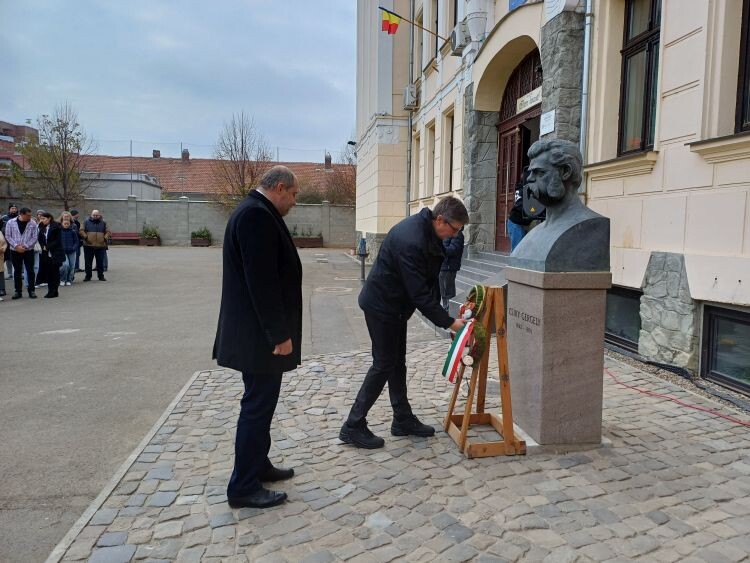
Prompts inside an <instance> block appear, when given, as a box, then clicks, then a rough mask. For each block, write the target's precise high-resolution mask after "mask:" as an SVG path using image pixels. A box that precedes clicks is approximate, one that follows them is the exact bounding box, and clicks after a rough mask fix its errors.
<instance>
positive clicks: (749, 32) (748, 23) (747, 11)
mask: <svg viewBox="0 0 750 563" xmlns="http://www.w3.org/2000/svg"><path fill="white" fill-rule="evenodd" d="M741 26H742V31H741V35H740V62H739V73H738V74H739V76H738V79H737V108H736V112H735V126H734V131H735V133H744V132H747V131H750V0H743V5H742V23H741ZM745 108H748V109H747V115H743V112H744V111H745Z"/></svg>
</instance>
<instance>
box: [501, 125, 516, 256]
mask: <svg viewBox="0 0 750 563" xmlns="http://www.w3.org/2000/svg"><path fill="white" fill-rule="evenodd" d="M498 137H499V138H498V145H497V146H498V159H497V217H496V220H495V250H496V251H498V252H505V253H508V252H510V237H509V236H508V226H507V222H508V215H509V214H510V210H511V208H512V207H513V197H514V195H515V188H516V181H517V180H518V178H519V176H520V174H521V156H522V155H521V150H522V145H521V132H520V127H518V126H516V127H513V128H512V129H509V130H505V131H503V130H500V131H499V133H498Z"/></svg>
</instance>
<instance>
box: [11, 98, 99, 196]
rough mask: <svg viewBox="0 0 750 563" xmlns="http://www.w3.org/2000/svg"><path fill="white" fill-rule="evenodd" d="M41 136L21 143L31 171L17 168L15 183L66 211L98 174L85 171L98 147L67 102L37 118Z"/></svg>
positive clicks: (27, 193) (20, 149)
mask: <svg viewBox="0 0 750 563" xmlns="http://www.w3.org/2000/svg"><path fill="white" fill-rule="evenodd" d="M37 128H38V129H39V138H38V139H30V140H27V141H25V142H23V143H21V144H19V146H18V151H19V152H20V153H21V154H22V155H23V157H24V158H25V160H26V166H27V168H28V170H22V169H20V168H17V169H16V170H15V172H14V179H15V180H16V183H17V184H18V185H19V186H20V187H21V188H22V189H23V191H24V194H25V195H27V196H29V197H33V198H44V199H50V200H53V201H57V202H60V203H61V204H62V205H63V207H64V208H65V210H68V209H70V205H71V204H73V203H76V202H79V201H80V200H81V198H82V197H83V195H84V194H85V193H86V191H87V190H88V189H89V188H91V186H92V185H93V183H94V182H95V180H96V178H97V176H96V175H94V174H89V173H86V171H85V162H86V158H87V157H88V156H90V155H92V154H93V153H94V151H95V149H96V145H95V143H94V142H93V140H92V139H91V138H90V137H89V136H88V135H87V134H86V132H85V131H84V129H83V128H82V127H81V125H80V124H79V123H78V114H77V113H76V111H75V110H74V109H73V107H72V106H71V105H70V103H68V102H65V103H63V104H62V105H60V106H58V107H56V108H55V110H54V112H53V113H52V115H51V116H50V115H42V116H40V117H39V118H38V119H37Z"/></svg>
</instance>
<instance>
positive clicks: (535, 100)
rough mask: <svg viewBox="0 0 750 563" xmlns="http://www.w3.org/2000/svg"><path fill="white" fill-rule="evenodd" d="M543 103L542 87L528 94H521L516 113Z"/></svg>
mask: <svg viewBox="0 0 750 563" xmlns="http://www.w3.org/2000/svg"><path fill="white" fill-rule="evenodd" d="M541 103H542V87H541V86H540V87H539V88H537V89H536V90H532V91H531V92H529V93H528V94H526V95H524V96H521V97H520V98H518V99H517V100H516V113H521V112H522V111H526V110H527V109H529V108H530V107H531V106H535V105H537V104H541Z"/></svg>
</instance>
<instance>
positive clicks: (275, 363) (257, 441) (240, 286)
mask: <svg viewBox="0 0 750 563" xmlns="http://www.w3.org/2000/svg"><path fill="white" fill-rule="evenodd" d="M298 192H299V183H298V182H297V178H296V177H295V175H294V174H293V173H292V171H291V170H289V169H288V168H287V167H285V166H274V167H273V168H271V169H270V170H269V171H268V172H266V174H265V175H264V176H263V178H261V180H260V186H259V187H258V188H257V189H255V190H253V191H251V192H250V194H249V195H248V196H247V197H246V198H245V199H244V200H243V201H242V203H240V204H239V206H238V207H237V209H235V211H234V213H232V216H231V217H230V219H229V223H228V224H227V228H226V232H225V235H224V250H223V252H224V276H223V281H222V292H221V310H220V312H219V325H218V329H217V331H216V340H215V342H214V352H213V357H214V358H215V359H216V361H217V363H218V364H219V365H220V366H223V367H227V368H231V369H235V370H237V371H240V372H242V380H243V382H244V384H245V393H244V395H243V396H242V401H241V402H240V406H241V408H240V417H239V420H238V422H237V437H236V440H235V461H234V471H233V472H232V476H231V478H230V480H229V485H228V486H227V498H228V501H229V506H231V507H232V508H239V507H245V506H250V507H256V508H265V507H268V506H275V505H277V504H281V503H282V502H284V501H285V500H286V493H283V492H280V491H271V490H268V489H266V488H264V487H263V486H262V484H261V483H263V482H269V481H280V480H282V479H289V478H290V477H292V476H293V475H294V470H292V469H281V468H278V467H274V466H273V465H272V464H271V461H270V460H269V459H268V452H269V450H270V448H271V435H270V429H271V419H272V418H273V413H274V410H275V409H276V403H277V401H278V399H279V391H280V389H281V377H282V374H283V373H284V372H285V371H289V370H293V369H295V368H296V367H297V366H298V365H299V364H300V360H301V353H300V348H301V344H302V263H301V262H300V259H299V255H298V254H297V249H296V248H295V246H294V242H293V241H292V236H291V235H290V234H289V230H288V229H287V227H286V225H285V224H284V220H283V219H282V217H283V216H284V215H286V214H287V213H288V212H289V210H290V209H291V208H292V207H293V206H294V205H295V199H296V197H297V193H298Z"/></svg>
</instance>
